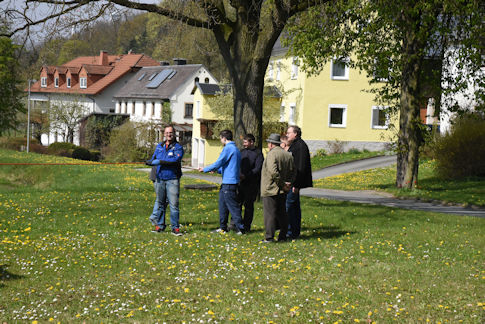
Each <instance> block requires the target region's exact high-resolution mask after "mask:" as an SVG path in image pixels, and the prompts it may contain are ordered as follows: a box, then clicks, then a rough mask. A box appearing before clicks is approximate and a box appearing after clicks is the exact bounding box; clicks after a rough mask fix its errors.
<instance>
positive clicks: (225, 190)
mask: <svg viewBox="0 0 485 324" xmlns="http://www.w3.org/2000/svg"><path fill="white" fill-rule="evenodd" d="M229 213H231V217H232V219H233V220H234V225H235V227H236V229H237V230H239V231H244V225H243V222H242V217H241V206H240V205H239V202H238V198H237V184H222V185H221V189H220V190H219V226H220V228H221V229H223V230H225V231H227V220H228V218H229Z"/></svg>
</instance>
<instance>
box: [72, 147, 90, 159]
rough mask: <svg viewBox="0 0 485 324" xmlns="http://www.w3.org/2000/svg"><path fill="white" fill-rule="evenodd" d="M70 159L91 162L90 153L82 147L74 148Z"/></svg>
mask: <svg viewBox="0 0 485 324" xmlns="http://www.w3.org/2000/svg"><path fill="white" fill-rule="evenodd" d="M72 158H73V159H78V160H85V161H91V152H90V151H89V150H88V149H87V148H84V147H76V148H75V149H74V150H73V151H72Z"/></svg>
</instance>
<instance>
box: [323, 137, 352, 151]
mask: <svg viewBox="0 0 485 324" xmlns="http://www.w3.org/2000/svg"><path fill="white" fill-rule="evenodd" d="M347 143H348V142H347V141H341V140H338V139H335V140H334V141H328V149H329V151H330V153H331V154H340V153H343V152H345V145H347Z"/></svg>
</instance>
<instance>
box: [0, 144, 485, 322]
mask: <svg viewBox="0 0 485 324" xmlns="http://www.w3.org/2000/svg"><path fill="white" fill-rule="evenodd" d="M0 162H2V163H5V162H13V163H27V162H28V163H33V162H35V163H42V162H45V163H74V162H76V163H77V162H79V161H75V160H71V159H67V158H61V157H50V156H41V155H36V154H32V153H30V154H27V153H19V152H13V151H7V150H0ZM196 182H197V180H191V179H187V178H182V190H181V197H180V206H181V218H180V221H181V224H182V230H183V232H184V234H185V235H184V236H181V237H175V236H172V235H171V234H170V233H169V232H166V233H157V234H155V233H152V232H151V231H150V230H151V226H150V223H149V221H148V216H149V215H150V213H151V210H152V206H153V201H154V199H155V194H154V192H153V186H152V183H151V181H149V180H148V175H147V173H145V172H140V171H137V170H136V169H134V166H133V165H103V164H97V163H89V164H87V165H0V320H1V321H2V322H6V323H16V322H22V323H48V322H54V323H59V322H60V323H101V322H102V323H135V322H136V323H156V322H159V323H163V322H166V323H208V322H212V323H227V322H231V321H232V322H235V323H303V322H316V323H359V322H360V323H389V322H396V323H426V322H430V323H459V322H462V323H482V322H483V319H484V314H485V267H484V265H485V258H484V251H483V248H484V246H485V239H484V235H483V234H484V228H485V219H482V218H473V217H464V216H455V215H444V214H438V213H426V212H416V211H409V210H400V209H392V208H387V207H381V206H371V205H359V204H353V203H347V202H341V201H329V200H323V199H313V198H302V209H303V228H302V238H301V239H299V240H296V241H292V242H286V243H274V244H262V243H260V241H261V239H262V238H263V222H262V209H261V203H260V202H258V203H257V204H256V212H255V221H254V226H253V229H254V230H253V231H252V232H251V233H250V234H248V235H244V236H237V235H234V234H232V233H228V234H214V233H211V232H210V231H211V230H212V229H214V228H216V227H217V226H218V212H217V196H218V192H217V191H216V190H213V191H196V190H186V189H184V188H183V186H184V185H186V184H192V183H196Z"/></svg>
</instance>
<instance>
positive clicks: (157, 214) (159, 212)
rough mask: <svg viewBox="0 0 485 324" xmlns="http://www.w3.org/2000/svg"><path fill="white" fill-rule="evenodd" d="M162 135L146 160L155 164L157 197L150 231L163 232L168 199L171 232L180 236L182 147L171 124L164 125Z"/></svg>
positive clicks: (150, 163) (151, 217) (149, 163)
mask: <svg viewBox="0 0 485 324" xmlns="http://www.w3.org/2000/svg"><path fill="white" fill-rule="evenodd" d="M163 135H164V137H165V142H163V143H159V144H158V145H157V147H156V148H155V152H154V153H153V156H152V158H151V160H148V161H147V165H152V166H153V165H156V166H157V173H156V174H157V178H156V180H155V183H154V185H155V192H156V194H157V198H156V200H155V204H154V206H153V212H152V215H151V216H150V221H151V222H152V224H153V225H155V229H154V230H153V231H152V232H163V230H165V212H166V210H165V208H166V206H167V204H166V201H168V204H169V205H170V224H171V226H172V234H174V235H176V236H180V235H182V233H181V232H180V224H179V196H180V177H181V176H182V157H183V156H184V149H183V148H182V145H180V144H179V143H178V142H177V139H176V138H175V129H174V128H173V126H166V127H165V129H164V130H163Z"/></svg>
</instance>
